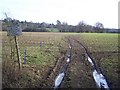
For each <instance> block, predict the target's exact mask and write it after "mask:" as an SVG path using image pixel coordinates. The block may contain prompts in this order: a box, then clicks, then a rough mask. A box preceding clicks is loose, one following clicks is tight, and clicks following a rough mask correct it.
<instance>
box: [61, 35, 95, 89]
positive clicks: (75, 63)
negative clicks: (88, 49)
mask: <svg viewBox="0 0 120 90" xmlns="http://www.w3.org/2000/svg"><path fill="white" fill-rule="evenodd" d="M67 39H69V41H70V43H71V46H72V55H73V57H72V58H71V63H70V65H69V67H68V70H67V74H66V77H65V79H64V81H63V83H62V85H61V88H96V85H95V83H94V80H93V77H92V72H91V70H92V67H91V66H90V65H89V63H88V62H86V60H85V59H86V58H85V51H84V49H83V48H81V47H80V45H79V43H78V42H76V40H75V39H73V38H70V37H69V38H67Z"/></svg>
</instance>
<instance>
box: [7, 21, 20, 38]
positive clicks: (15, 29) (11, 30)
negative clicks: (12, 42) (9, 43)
mask: <svg viewBox="0 0 120 90" xmlns="http://www.w3.org/2000/svg"><path fill="white" fill-rule="evenodd" d="M21 34H22V29H21V25H20V23H18V22H13V24H12V25H11V26H8V27H7V35H8V36H19V35H21Z"/></svg>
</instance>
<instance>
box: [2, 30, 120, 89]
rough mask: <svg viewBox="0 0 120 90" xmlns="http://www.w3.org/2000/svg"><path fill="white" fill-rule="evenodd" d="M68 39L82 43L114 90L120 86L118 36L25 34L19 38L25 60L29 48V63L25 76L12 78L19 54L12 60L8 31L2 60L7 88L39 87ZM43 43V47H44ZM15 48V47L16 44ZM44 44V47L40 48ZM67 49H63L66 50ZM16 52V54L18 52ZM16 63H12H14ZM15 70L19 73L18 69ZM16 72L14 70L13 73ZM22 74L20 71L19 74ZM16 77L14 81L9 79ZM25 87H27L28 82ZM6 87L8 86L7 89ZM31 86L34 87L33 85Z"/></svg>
mask: <svg viewBox="0 0 120 90" xmlns="http://www.w3.org/2000/svg"><path fill="white" fill-rule="evenodd" d="M65 37H74V38H76V39H77V40H79V41H80V42H81V43H82V44H83V45H84V46H85V47H86V48H87V49H88V51H89V52H90V54H91V56H92V57H93V58H94V59H95V60H97V61H96V62H97V63H98V64H99V66H100V67H101V68H102V69H103V72H104V73H105V75H106V76H107V77H108V80H110V83H111V85H112V87H113V88H115V87H118V83H117V82H116V81H117V79H118V75H119V70H118V65H119V64H120V63H119V61H118V48H120V45H119V44H118V37H119V36H118V34H109V33H52V32H51V33H39V32H23V35H21V36H19V37H18V41H19V47H20V54H21V60H22V63H23V62H24V61H23V57H24V56H23V52H24V49H26V53H27V56H26V59H27V64H22V67H23V73H24V74H23V73H22V74H20V76H21V77H22V79H20V80H19V79H18V78H19V77H20V76H19V75H18V76H15V75H14V77H16V80H19V82H18V83H16V80H15V79H14V77H13V76H12V73H11V72H13V73H16V72H17V71H15V70H17V63H16V61H17V60H16V55H15V57H14V60H11V59H10V44H9V38H8V37H7V34H6V32H2V60H3V70H5V72H4V71H3V74H4V75H5V76H3V86H4V87H35V84H36V85H38V84H37V83H38V80H37V79H38V78H39V79H41V78H42V77H43V76H44V75H45V73H46V72H47V69H48V68H51V67H53V66H54V64H55V62H56V60H57V59H58V58H60V57H61V55H62V54H63V53H65V52H66V48H67V43H66V41H65ZM40 43H42V44H40ZM12 45H13V47H14V44H12ZM40 45H41V46H40ZM63 46H64V48H61V47H63ZM15 53H16V52H15ZM10 63H12V64H10ZM14 69H15V70H14ZM12 70H14V71H12ZM17 73H18V72H17ZM11 76H12V77H13V78H12V79H11V80H13V81H12V83H11V81H10V79H9V78H7V77H11ZM23 82H24V83H25V84H24V83H23ZM5 84H6V86H5ZM30 85H31V86H30Z"/></svg>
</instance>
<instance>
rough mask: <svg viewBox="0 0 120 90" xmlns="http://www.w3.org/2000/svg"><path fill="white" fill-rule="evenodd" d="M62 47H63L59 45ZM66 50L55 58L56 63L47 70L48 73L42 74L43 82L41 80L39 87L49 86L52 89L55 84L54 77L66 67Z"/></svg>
mask: <svg viewBox="0 0 120 90" xmlns="http://www.w3.org/2000/svg"><path fill="white" fill-rule="evenodd" d="M60 48H64V47H60ZM65 51H66V50H65ZM67 52H68V50H67V51H66V53H65V52H64V53H63V55H62V56H61V57H60V58H59V59H58V60H56V63H55V65H54V67H53V68H51V69H49V70H48V73H47V74H46V75H45V76H44V79H43V82H41V87H42V88H51V89H53V88H54V86H55V79H56V77H57V76H58V75H59V73H61V72H62V71H63V70H64V69H65V68H67V67H66V66H67V63H66V60H67V56H66V55H67Z"/></svg>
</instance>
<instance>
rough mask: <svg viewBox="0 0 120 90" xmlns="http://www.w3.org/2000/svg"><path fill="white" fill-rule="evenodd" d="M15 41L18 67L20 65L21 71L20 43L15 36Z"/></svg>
mask: <svg viewBox="0 0 120 90" xmlns="http://www.w3.org/2000/svg"><path fill="white" fill-rule="evenodd" d="M14 39H15V46H16V52H17V58H18V65H19V69H21V59H20V51H19V46H18V42H17V37H16V36H14Z"/></svg>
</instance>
